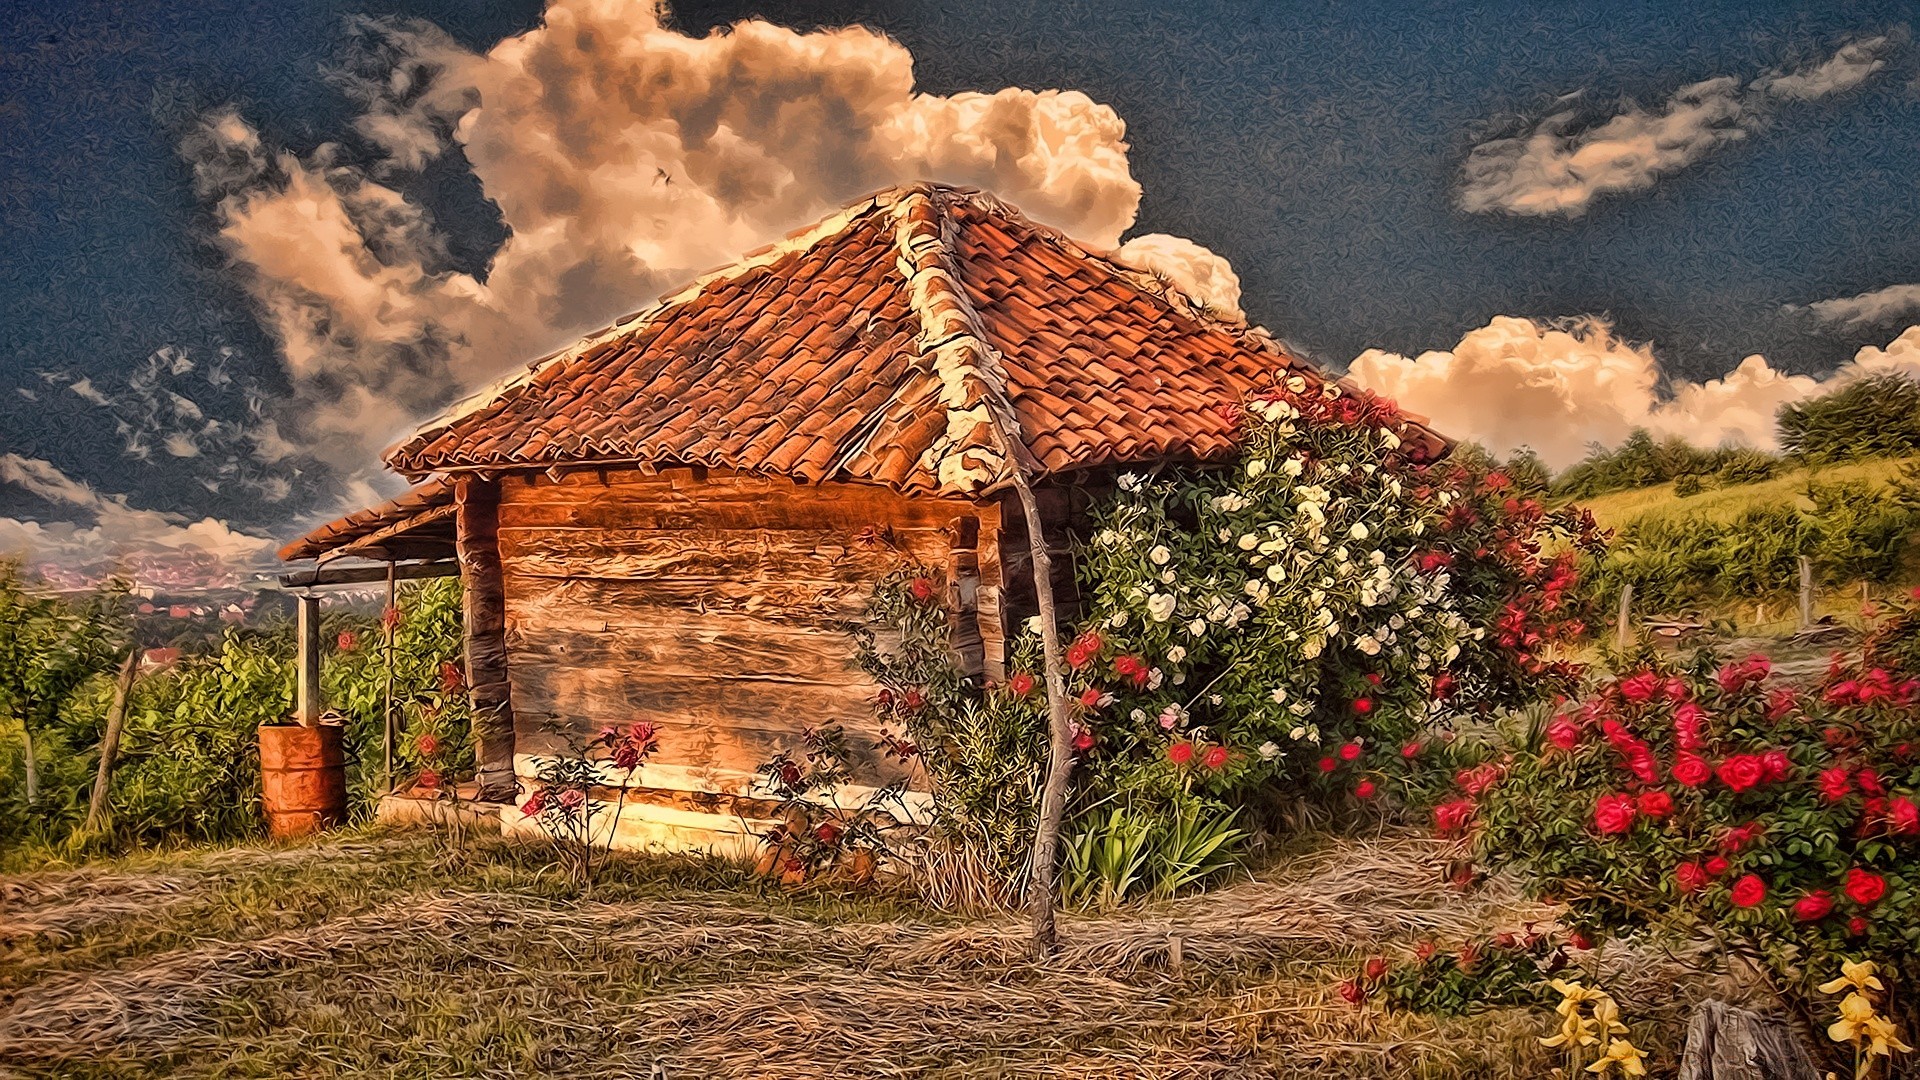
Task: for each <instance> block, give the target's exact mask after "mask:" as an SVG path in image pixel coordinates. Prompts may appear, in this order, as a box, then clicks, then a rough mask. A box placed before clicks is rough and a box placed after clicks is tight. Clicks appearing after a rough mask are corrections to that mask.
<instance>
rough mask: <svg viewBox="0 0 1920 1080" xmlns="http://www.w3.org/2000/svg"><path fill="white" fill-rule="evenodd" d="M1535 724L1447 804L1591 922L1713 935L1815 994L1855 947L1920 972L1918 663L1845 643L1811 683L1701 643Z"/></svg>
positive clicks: (1898, 970)
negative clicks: (1911, 670)
mask: <svg viewBox="0 0 1920 1080" xmlns="http://www.w3.org/2000/svg"><path fill="white" fill-rule="evenodd" d="M1537 726H1538V730H1536V731H1534V732H1532V734H1531V737H1530V738H1528V739H1526V740H1523V744H1522V745H1521V746H1520V747H1518V748H1516V749H1515V750H1514V751H1513V752H1512V753H1511V754H1508V755H1506V756H1505V757H1503V758H1502V759H1500V760H1498V761H1497V762H1493V763H1490V766H1491V768H1493V769H1494V770H1497V774H1498V775H1497V779H1495V780H1494V781H1493V782H1491V783H1489V784H1487V785H1486V786H1484V787H1482V788H1481V789H1480V790H1478V791H1477V792H1471V793H1469V792H1462V793H1461V795H1460V796H1459V797H1458V798H1457V799H1454V800H1452V801H1450V802H1448V803H1444V804H1442V806H1441V808H1440V809H1441V811H1444V813H1437V814H1436V818H1437V819H1438V821H1439V824H1440V825H1441V826H1442V828H1443V829H1452V830H1454V831H1473V832H1474V834H1475V838H1476V840H1477V846H1478V850H1479V852H1480V854H1481V856H1482V857H1483V858H1484V860H1485V861H1486V862H1487V863H1488V864H1490V865H1494V866H1499V865H1513V866H1517V867H1518V868H1520V869H1523V870H1524V871H1526V873H1527V875H1528V877H1529V880H1530V881H1531V882H1532V883H1533V886H1534V887H1535V888H1536V889H1537V890H1538V892H1539V893H1540V894H1541V895H1543V896H1545V897H1549V898H1554V899H1559V900H1564V901H1566V902H1567V903H1568V904H1569V905H1570V906H1571V908H1572V913H1573V918H1574V919H1575V920H1576V921H1577V922H1578V923H1579V924H1580V925H1581V926H1582V927H1583V928H1584V929H1587V930H1589V931H1590V932H1593V933H1595V934H1603V933H1612V934H1626V933H1632V932H1636V931H1642V930H1652V931H1655V932H1666V933H1676V934H1682V935H1692V934H1697V933H1701V932H1705V933H1708V934H1711V935H1712V936H1714V937H1716V938H1718V939H1719V940H1720V941H1722V942H1723V943H1724V944H1725V945H1726V947H1727V948H1729V949H1732V950H1737V951H1738V952H1740V953H1742V954H1744V955H1746V956H1749V957H1751V958H1753V959H1754V960H1756V961H1758V962H1759V963H1761V964H1763V965H1764V966H1765V967H1766V968H1767V969H1768V970H1769V971H1771V972H1772V974H1773V976H1774V977H1775V979H1776V981H1777V983H1778V984H1779V985H1780V986H1781V987H1782V989H1783V990H1785V991H1786V992H1788V993H1789V994H1790V995H1793V996H1795V997H1796V999H1797V1000H1799V1001H1801V1002H1802V1003H1803V1004H1804V1003H1805V1002H1806V1001H1807V1000H1808V999H1809V996H1810V995H1809V991H1810V989H1811V986H1812V984H1813V982H1814V981H1816V976H1817V975H1819V974H1820V973H1824V972H1828V971H1831V970H1833V969H1834V968H1836V967H1837V966H1838V964H1839V963H1840V962H1841V960H1842V959H1843V958H1845V957H1848V956H1857V955H1860V954H1862V953H1868V954H1872V955H1874V956H1878V957H1884V958H1886V959H1887V960H1889V961H1891V962H1892V963H1893V971H1894V973H1895V974H1897V976H1898V977H1899V978H1900V979H1901V980H1902V981H1906V982H1912V981H1914V980H1915V979H1917V978H1920V803H1917V802H1916V800H1917V799H1920V755H1917V754H1916V752H1915V748H1916V744H1920V678H1915V677H1913V676H1911V675H1908V674H1904V673H1899V672H1894V671H1889V670H1888V669H1886V668H1884V667H1878V666H1873V665H1871V664H1861V663H1850V662H1847V661H1845V660H1844V659H1842V658H1840V657H1838V656H1836V658H1835V659H1834V661H1833V663H1832V665H1831V667H1830V668H1829V670H1828V671H1827V673H1826V676H1825V677H1824V679H1822V680H1821V682H1820V683H1819V685H1818V686H1817V687H1816V688H1813V689H1811V690H1805V691H1803V690H1799V689H1796V688H1794V687H1792V686H1788V685H1783V684H1781V683H1780V682H1779V681H1778V680H1776V679H1775V678H1774V677H1773V675H1772V671H1771V665H1770V664H1769V663H1768V661H1767V660H1766V659H1765V658H1763V657H1759V656H1755V657H1751V658H1748V659H1745V660H1740V661H1736V662H1733V663H1728V664H1725V665H1715V664H1714V662H1713V661H1712V660H1711V659H1710V658H1708V657H1707V656H1706V655H1705V654H1702V655H1701V657H1700V658H1698V659H1697V660H1696V661H1695V662H1694V663H1693V665H1692V666H1690V667H1686V668H1683V669H1677V670H1666V669H1660V668H1653V667H1648V668H1643V669H1640V670H1636V671H1633V672H1631V673H1629V674H1627V675H1625V676H1622V677H1617V678H1613V679H1610V680H1607V681H1605V682H1602V683H1600V684H1599V685H1598V686H1597V687H1596V688H1595V689H1594V690H1593V691H1592V692H1591V693H1589V694H1588V695H1587V696H1585V697H1584V698H1582V699H1579V700H1576V701H1571V702H1568V703H1567V704H1565V705H1564V706H1563V707H1561V708H1560V709H1559V710H1557V711H1556V712H1555V713H1554V714H1553V715H1551V716H1550V717H1546V718H1543V722H1542V723H1541V724H1539V725H1537ZM1908 1008H1909V1009H1911V1006H1908ZM1906 1019H1907V1021H1908V1022H1909V1023H1911V1021H1912V1020H1913V1016H1912V1015H1911V1014H1910V1015H1909V1016H1908V1017H1907V1018H1906Z"/></svg>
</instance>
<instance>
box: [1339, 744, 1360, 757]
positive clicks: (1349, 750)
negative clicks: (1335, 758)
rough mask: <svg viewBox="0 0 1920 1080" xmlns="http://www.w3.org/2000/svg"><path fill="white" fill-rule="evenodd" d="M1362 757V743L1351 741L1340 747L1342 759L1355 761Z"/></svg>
mask: <svg viewBox="0 0 1920 1080" xmlns="http://www.w3.org/2000/svg"><path fill="white" fill-rule="evenodd" d="M1359 757H1360V744H1359V743H1357V742H1350V743H1347V744H1345V745H1343V746H1341V747H1340V760H1341V761H1354V760H1357V759H1358V758H1359Z"/></svg>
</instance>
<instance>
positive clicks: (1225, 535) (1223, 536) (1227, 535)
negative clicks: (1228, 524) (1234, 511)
mask: <svg viewBox="0 0 1920 1080" xmlns="http://www.w3.org/2000/svg"><path fill="white" fill-rule="evenodd" d="M1232 539H1233V530H1232V529H1221V530H1220V542H1221V543H1223V544H1224V543H1226V542H1227V541H1229V540H1232Z"/></svg>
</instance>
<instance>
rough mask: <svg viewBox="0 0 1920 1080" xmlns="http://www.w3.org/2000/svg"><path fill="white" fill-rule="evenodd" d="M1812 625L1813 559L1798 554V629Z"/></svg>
mask: <svg viewBox="0 0 1920 1080" xmlns="http://www.w3.org/2000/svg"><path fill="white" fill-rule="evenodd" d="M1812 625H1813V559H1812V558H1810V557H1808V556H1806V555H1802V556H1800V629H1802V630H1805V629H1806V628H1807V627H1809V626H1812Z"/></svg>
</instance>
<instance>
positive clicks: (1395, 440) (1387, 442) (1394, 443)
mask: <svg viewBox="0 0 1920 1080" xmlns="http://www.w3.org/2000/svg"><path fill="white" fill-rule="evenodd" d="M1380 445H1382V446H1384V447H1386V448H1387V449H1389V450H1398V449H1399V448H1400V436H1398V435H1395V434H1394V433H1393V432H1391V431H1388V430H1387V429H1386V428H1381V429H1380Z"/></svg>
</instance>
